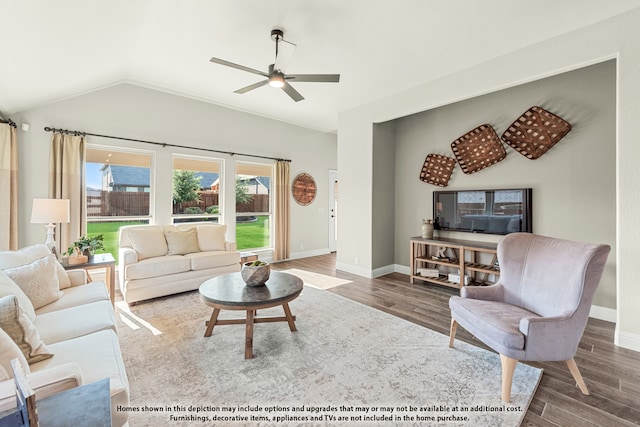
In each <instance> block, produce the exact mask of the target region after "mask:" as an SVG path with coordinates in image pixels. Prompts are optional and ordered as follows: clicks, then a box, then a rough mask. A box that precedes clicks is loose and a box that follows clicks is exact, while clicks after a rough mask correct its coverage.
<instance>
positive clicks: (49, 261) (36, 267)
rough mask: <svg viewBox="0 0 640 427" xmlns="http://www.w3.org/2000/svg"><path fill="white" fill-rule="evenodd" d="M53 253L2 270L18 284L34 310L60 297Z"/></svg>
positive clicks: (56, 262) (56, 261)
mask: <svg viewBox="0 0 640 427" xmlns="http://www.w3.org/2000/svg"><path fill="white" fill-rule="evenodd" d="M56 264H58V260H56V257H55V255H53V254H50V255H48V256H46V257H44V258H40V259H37V260H35V261H33V262H32V263H31V264H27V265H23V266H20V267H15V268H7V269H6V270H5V271H4V272H5V273H7V276H9V277H10V278H11V280H13V281H14V282H16V283H17V284H18V286H20V288H21V289H22V290H23V291H24V293H25V294H27V296H28V297H29V299H30V300H31V303H32V304H33V308H35V309H36V310H37V309H39V308H40V307H43V306H45V305H47V304H50V303H52V302H54V301H57V300H58V299H60V297H61V296H62V295H61V292H60V284H59V282H58V276H57V274H56Z"/></svg>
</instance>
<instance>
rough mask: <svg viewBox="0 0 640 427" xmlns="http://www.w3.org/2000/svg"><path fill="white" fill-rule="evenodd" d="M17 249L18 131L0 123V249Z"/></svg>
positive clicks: (13, 127)
mask: <svg viewBox="0 0 640 427" xmlns="http://www.w3.org/2000/svg"><path fill="white" fill-rule="evenodd" d="M15 249H18V133H17V131H16V128H15V125H13V126H12V125H10V124H8V123H0V251H7V250H15Z"/></svg>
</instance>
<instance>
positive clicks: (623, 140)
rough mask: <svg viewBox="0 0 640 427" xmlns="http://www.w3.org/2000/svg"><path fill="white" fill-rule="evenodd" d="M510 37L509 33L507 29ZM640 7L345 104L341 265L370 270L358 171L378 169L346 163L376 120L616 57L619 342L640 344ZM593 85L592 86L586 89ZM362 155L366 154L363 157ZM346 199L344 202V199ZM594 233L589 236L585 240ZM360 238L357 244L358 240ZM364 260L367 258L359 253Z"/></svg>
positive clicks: (364, 145) (367, 203)
mask: <svg viewBox="0 0 640 427" xmlns="http://www.w3.org/2000/svg"><path fill="white" fill-rule="evenodd" d="M506 36H508V35H506ZM639 39H640V11H639V10H634V11H632V12H629V13H626V14H624V15H620V16H617V17H614V18H612V19H609V20H606V21H603V22H601V23H597V24H594V25H592V26H589V27H585V28H583V29H580V30H578V31H574V32H570V33H567V34H564V35H562V36H559V37H556V38H553V39H550V40H548V41H545V42H542V43H539V44H536V45H533V46H530V47H528V48H524V49H521V50H518V51H516V52H513V53H511V54H508V55H505V56H502V57H499V58H496V59H491V60H488V61H486V62H485V63H482V64H480V65H478V66H476V67H472V68H470V69H466V70H462V71H460V72H457V73H454V74H451V75H448V76H445V77H443V78H441V79H438V80H436V81H432V82H429V83H426V84H424V85H421V86H419V87H416V88H414V89H412V90H410V91H406V92H403V93H399V94H396V95H394V96H391V97H388V98H385V99H382V100H380V101H377V102H374V103H371V104H368V105H364V106H362V107H359V108H357V109H354V110H351V111H346V112H344V113H342V114H341V115H340V117H339V126H338V166H340V165H344V166H345V167H341V170H340V174H341V175H340V176H341V193H340V196H339V197H340V203H343V200H351V199H352V198H357V200H358V202H359V203H358V206H357V207H358V209H355V210H351V211H348V212H345V211H344V210H343V212H342V215H341V218H340V220H341V222H340V224H339V234H340V236H341V238H340V242H339V243H338V267H339V268H342V269H345V270H358V271H365V273H367V274H371V271H372V260H371V257H369V258H368V259H366V260H365V263H364V264H363V263H362V262H361V263H360V265H359V266H357V268H356V266H354V265H353V256H354V254H355V253H367V252H369V253H370V252H371V239H362V238H361V236H366V235H370V233H371V232H372V230H371V223H372V220H371V218H372V216H373V212H372V210H371V206H372V204H371V200H372V194H371V193H370V192H369V193H368V194H363V193H362V190H365V189H363V188H362V186H356V185H355V184H354V183H355V182H356V181H357V180H358V177H360V176H362V175H363V174H364V175H367V174H368V175H372V174H373V171H372V162H370V161H369V162H365V161H363V162H362V163H359V167H358V168H350V169H348V168H346V166H347V163H348V159H349V158H352V157H353V155H354V153H370V152H371V146H372V137H371V124H372V123H380V122H384V121H388V120H391V119H396V118H399V117H404V116H407V115H410V114H413V113H417V112H421V111H427V110H431V109H433V108H435V107H439V106H443V105H448V104H451V103H454V102H457V101H461V100H464V99H470V98H473V97H476V96H478V95H483V94H487V93H491V92H495V91H498V90H501V89H504V88H508V87H513V86H517V85H519V84H522V83H526V82H531V81H535V80H538V79H541V78H544V77H548V76H551V75H555V74H559V73H561V72H564V71H569V70H573V69H578V68H582V67H584V66H586V65H590V64H594V63H598V62H602V61H603V60H605V59H611V58H617V59H618V70H617V72H618V75H617V141H616V143H617V146H616V155H617V157H616V165H617V168H616V191H617V209H616V214H617V222H616V224H617V231H616V233H617V235H616V239H617V244H616V247H617V260H616V265H617V279H616V281H617V284H616V287H617V294H616V299H617V302H616V316H617V319H616V320H617V322H616V344H618V345H621V346H624V347H628V348H634V349H636V350H640V311H639V310H638V309H637V304H638V303H637V302H638V301H640V287H639V286H637V285H636V283H637V278H638V277H640V263H638V259H640V246H638V244H637V242H638V241H640V228H638V227H637V225H636V224H637V218H640V198H638V197H637V185H638V182H640V168H638V167H637V164H638V162H639V161H640V145H639V144H638V143H637V141H640V121H639V120H638V117H640V102H639V101H638V100H640V80H639V79H638V77H637V76H638V75H639V73H640V49H638V44H637V43H638V40H639ZM585 90H590V88H585ZM363 160H365V159H364V158H363ZM343 204H344V203H343ZM585 240H590V239H585ZM356 242H357V243H356ZM361 260H362V258H361Z"/></svg>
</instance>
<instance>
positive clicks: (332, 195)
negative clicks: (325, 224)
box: [329, 169, 338, 252]
mask: <svg viewBox="0 0 640 427" xmlns="http://www.w3.org/2000/svg"><path fill="white" fill-rule="evenodd" d="M337 250H338V171H337V170H334V169H331V170H329V251H330V252H335V251H337Z"/></svg>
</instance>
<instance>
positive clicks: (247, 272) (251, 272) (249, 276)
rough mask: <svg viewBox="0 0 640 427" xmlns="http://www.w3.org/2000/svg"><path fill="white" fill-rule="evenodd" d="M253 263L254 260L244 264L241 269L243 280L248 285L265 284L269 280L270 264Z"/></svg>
mask: <svg viewBox="0 0 640 427" xmlns="http://www.w3.org/2000/svg"><path fill="white" fill-rule="evenodd" d="M252 264H253V263H252V262H247V263H245V264H244V267H243V268H242V271H240V275H241V276H242V280H244V283H246V284H247V286H263V285H264V284H265V282H266V281H267V280H269V275H270V274H271V268H270V266H269V264H266V265H258V266H255V265H252Z"/></svg>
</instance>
